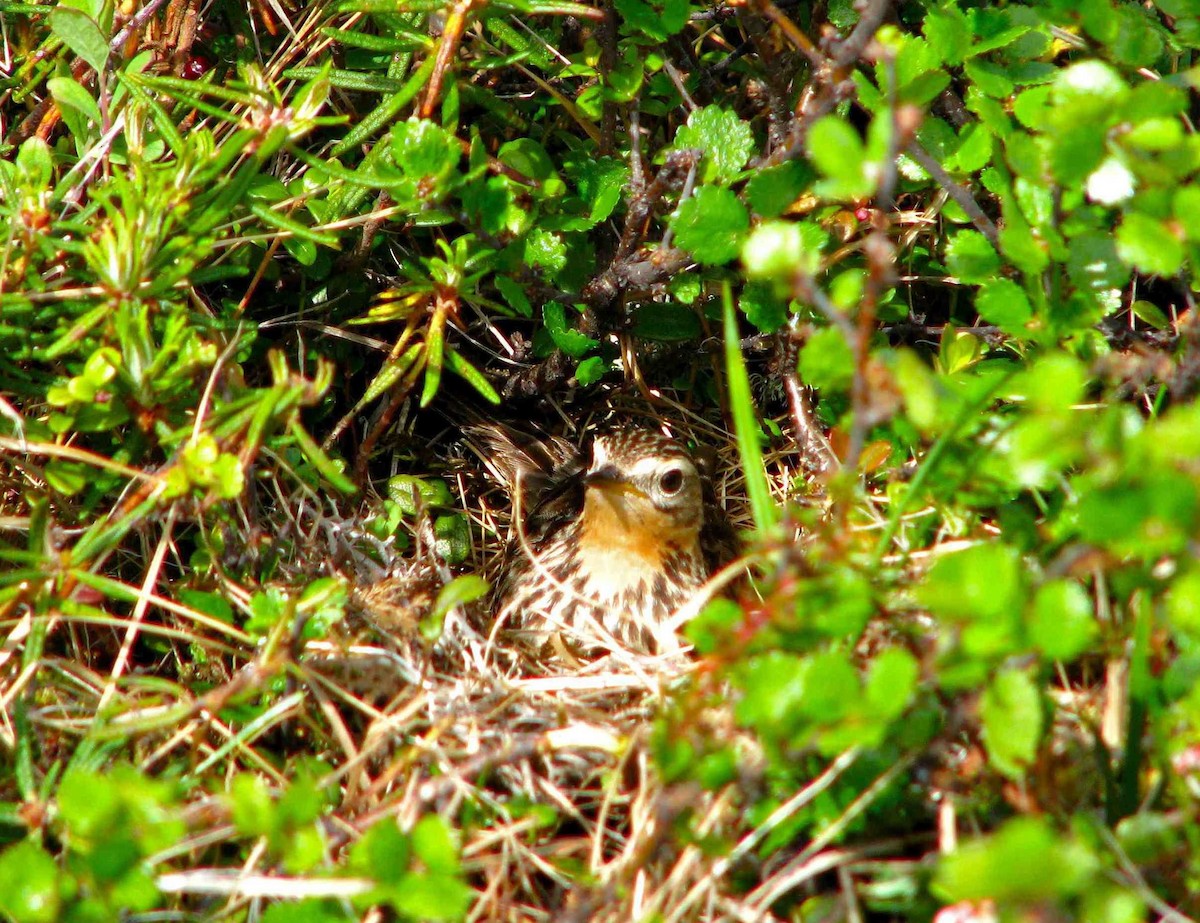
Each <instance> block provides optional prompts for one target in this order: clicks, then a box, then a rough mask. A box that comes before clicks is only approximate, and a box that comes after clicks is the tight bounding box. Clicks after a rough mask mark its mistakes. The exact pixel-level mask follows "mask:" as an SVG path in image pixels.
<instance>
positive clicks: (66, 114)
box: [46, 7, 101, 141]
mask: <svg viewBox="0 0 1200 923" xmlns="http://www.w3.org/2000/svg"><path fill="white" fill-rule="evenodd" d="M59 9H62V8H61V7H59ZM46 88H47V89H48V90H49V91H50V95H51V96H53V97H54V101H55V102H56V103H58V107H59V109H60V110H61V111H62V114H63V118H64V119H66V120H67V121H68V123H69V124H70V125H71V131H72V133H73V134H74V135H76V137H77V139H78V140H80V141H82V140H84V139H86V138H87V137H88V134H89V132H88V131H87V128H88V123H89V122H90V123H91V125H92V126H94V127H95V126H99V125H100V119H101V117H100V104H99V103H97V102H96V100H95V99H94V98H93V97H92V94H91V93H89V92H88V91H87V90H85V89H84V87H83V84H81V83H79V81H77V80H74V79H72V78H70V77H51V78H50V79H49V80H47V81H46ZM72 115H75V116H77V117H81V118H79V119H78V120H72V119H71V118H70V116H72Z"/></svg>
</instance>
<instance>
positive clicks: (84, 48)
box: [50, 4, 108, 73]
mask: <svg viewBox="0 0 1200 923" xmlns="http://www.w3.org/2000/svg"><path fill="white" fill-rule="evenodd" d="M50 31H51V32H53V33H54V34H55V35H56V36H57V37H58V38H60V39H61V40H62V42H63V44H64V45H66V46H67V47H68V48H70V49H71V51H73V52H74V53H75V54H77V55H79V57H80V58H82V59H83V60H84V61H86V62H87V63H88V64H90V65H91V67H92V70H94V71H96V72H97V73H98V72H100V71H102V70H104V68H105V65H107V64H108V38H107V37H106V36H105V35H104V32H103V31H102V30H101V29H100V26H99V24H98V23H97V22H96V20H94V19H93V18H92V17H91V16H89V15H88V14H87V13H85V12H84V11H83V10H79V9H76V8H74V7H70V6H65V5H63V4H59V5H58V6H56V7H54V8H53V9H52V10H50Z"/></svg>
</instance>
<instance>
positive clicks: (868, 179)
mask: <svg viewBox="0 0 1200 923" xmlns="http://www.w3.org/2000/svg"><path fill="white" fill-rule="evenodd" d="M808 155H809V157H810V158H811V159H812V162H813V163H814V164H815V165H816V167H817V169H818V170H820V171H821V173H823V174H824V175H825V176H826V178H827V180H828V181H827V182H826V183H824V184H822V186H820V187H818V191H824V192H825V193H826V194H827V195H829V196H830V197H832V198H838V199H851V200H857V199H865V198H867V197H868V196H869V195H870V194H871V193H872V192H873V191H874V188H875V180H874V177H873V176H872V175H871V172H872V171H871V170H869V169H868V167H869V164H868V162H867V150H866V147H865V146H864V145H863V141H862V138H860V137H859V134H858V132H857V131H855V130H854V128H853V127H852V126H851V125H850V123H849V122H847V121H845V120H844V119H842V118H839V117H838V116H836V115H827V116H825V117H824V118H821V119H818V120H817V122H816V123H815V124H814V125H813V127H812V128H811V129H810V130H809V133H808Z"/></svg>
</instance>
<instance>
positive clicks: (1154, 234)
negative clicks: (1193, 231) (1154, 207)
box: [1117, 212, 1183, 276]
mask: <svg viewBox="0 0 1200 923" xmlns="http://www.w3.org/2000/svg"><path fill="white" fill-rule="evenodd" d="M1117 253H1118V254H1120V256H1121V259H1123V260H1125V261H1127V262H1129V263H1132V264H1133V265H1134V266H1135V267H1137V268H1138V269H1139V270H1141V271H1142V272H1145V273H1150V274H1152V275H1159V276H1173V275H1174V274H1175V273H1177V272H1178V271H1179V268H1180V266H1182V265H1183V244H1182V243H1180V241H1179V238H1177V237H1176V236H1175V235H1174V234H1172V233H1171V232H1170V231H1169V230H1168V229H1167V228H1166V226H1165V225H1164V224H1163V223H1162V222H1161V221H1157V220H1155V219H1154V218H1151V217H1150V216H1148V215H1142V214H1139V213H1137V212H1130V213H1129V214H1127V215H1126V216H1125V219H1124V220H1123V221H1122V222H1121V226H1120V227H1119V228H1117Z"/></svg>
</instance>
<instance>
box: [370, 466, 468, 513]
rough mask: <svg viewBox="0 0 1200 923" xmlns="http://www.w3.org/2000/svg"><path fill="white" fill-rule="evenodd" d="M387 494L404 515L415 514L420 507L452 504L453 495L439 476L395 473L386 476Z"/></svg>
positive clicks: (426, 507)
mask: <svg viewBox="0 0 1200 923" xmlns="http://www.w3.org/2000/svg"><path fill="white" fill-rule="evenodd" d="M387 495H388V499H389V500H391V501H393V502H394V503H395V504H396V505H397V506H399V507H400V510H401V511H402V512H403V513H404V515H406V516H415V515H416V514H417V512H418V510H419V509H421V508H425V509H428V508H430V507H435V508H436V507H451V506H454V496H453V495H452V494H451V493H450V488H449V487H447V486H446V482H445V481H443V480H442V479H441V478H420V477H415V476H413V475H411V474H397V475H394V476H392V477H390V478H388V482H387ZM414 495H415V496H414ZM418 501H419V502H418Z"/></svg>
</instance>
